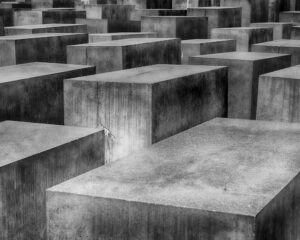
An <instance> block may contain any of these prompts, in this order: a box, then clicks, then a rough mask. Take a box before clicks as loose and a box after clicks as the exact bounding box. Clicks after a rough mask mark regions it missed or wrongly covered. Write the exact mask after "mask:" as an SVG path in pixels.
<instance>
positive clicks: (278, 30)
mask: <svg viewBox="0 0 300 240" xmlns="http://www.w3.org/2000/svg"><path fill="white" fill-rule="evenodd" d="M251 27H272V28H273V40H279V39H290V38H291V33H292V28H293V24H292V23H277V22H268V23H252V24H251Z"/></svg>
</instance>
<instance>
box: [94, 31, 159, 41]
mask: <svg viewBox="0 0 300 240" xmlns="http://www.w3.org/2000/svg"><path fill="white" fill-rule="evenodd" d="M155 37H157V33H155V32H118V33H97V34H89V42H90V43H93V42H103V41H112V40H121V39H128V38H155Z"/></svg>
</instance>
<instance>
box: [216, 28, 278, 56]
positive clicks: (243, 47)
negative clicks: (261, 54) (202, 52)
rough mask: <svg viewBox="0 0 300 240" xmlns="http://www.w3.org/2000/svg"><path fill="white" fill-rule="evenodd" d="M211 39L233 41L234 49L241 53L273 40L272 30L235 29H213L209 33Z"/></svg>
mask: <svg viewBox="0 0 300 240" xmlns="http://www.w3.org/2000/svg"><path fill="white" fill-rule="evenodd" d="M211 38H219V39H235V40H236V49H237V51H241V52H248V51H251V45H252V44H256V43H261V42H268V41H272V40H273V28H272V27H269V28H262V27H237V28H215V29H212V31H211Z"/></svg>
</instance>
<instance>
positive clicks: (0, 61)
mask: <svg viewBox="0 0 300 240" xmlns="http://www.w3.org/2000/svg"><path fill="white" fill-rule="evenodd" d="M87 42H88V35H87V34H85V33H39V34H29V35H14V36H4V37H0V66H8V65H15V64H21V63H28V62H55V63H66V61H67V50H66V47H67V45H72V44H82V43H87Z"/></svg>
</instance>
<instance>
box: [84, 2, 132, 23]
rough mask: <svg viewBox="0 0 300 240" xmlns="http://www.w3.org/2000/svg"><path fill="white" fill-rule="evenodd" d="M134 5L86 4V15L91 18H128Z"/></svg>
mask: <svg viewBox="0 0 300 240" xmlns="http://www.w3.org/2000/svg"><path fill="white" fill-rule="evenodd" d="M134 8H135V6H134V5H119V4H101V5H86V6H85V11H86V17H87V18H91V19H110V20H129V19H130V16H131V12H132V11H133V10H134Z"/></svg>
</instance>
